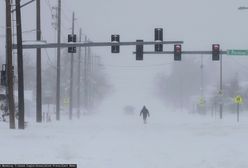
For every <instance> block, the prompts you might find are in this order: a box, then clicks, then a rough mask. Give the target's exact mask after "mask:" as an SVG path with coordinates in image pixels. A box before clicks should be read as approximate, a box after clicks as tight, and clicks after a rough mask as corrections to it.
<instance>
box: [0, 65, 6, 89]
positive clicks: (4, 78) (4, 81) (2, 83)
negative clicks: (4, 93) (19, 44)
mask: <svg viewBox="0 0 248 168" xmlns="http://www.w3.org/2000/svg"><path fill="white" fill-rule="evenodd" d="M1 85H2V86H7V70H6V64H2V70H1Z"/></svg>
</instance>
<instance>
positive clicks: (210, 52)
mask: <svg viewBox="0 0 248 168" xmlns="http://www.w3.org/2000/svg"><path fill="white" fill-rule="evenodd" d="M133 54H136V52H133ZM143 54H174V51H162V52H155V51H144V52H143ZM182 54H193V55H194V54H197V55H199V54H200V55H210V54H212V51H182ZM220 54H227V51H220Z"/></svg>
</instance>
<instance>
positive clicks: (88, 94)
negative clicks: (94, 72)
mask: <svg viewBox="0 0 248 168" xmlns="http://www.w3.org/2000/svg"><path fill="white" fill-rule="evenodd" d="M91 64H92V63H91V51H90V47H88V52H87V108H88V110H90V108H91V101H90V96H91V88H90V86H91Z"/></svg>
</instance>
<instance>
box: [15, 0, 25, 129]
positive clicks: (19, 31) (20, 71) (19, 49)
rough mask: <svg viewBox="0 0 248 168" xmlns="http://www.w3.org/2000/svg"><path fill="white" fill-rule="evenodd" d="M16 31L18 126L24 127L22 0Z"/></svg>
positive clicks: (17, 9) (17, 5)
mask: <svg viewBox="0 0 248 168" xmlns="http://www.w3.org/2000/svg"><path fill="white" fill-rule="evenodd" d="M16 31H17V66H18V112H19V114H18V128H19V129H24V82H23V51H22V23H21V7H20V0H16Z"/></svg>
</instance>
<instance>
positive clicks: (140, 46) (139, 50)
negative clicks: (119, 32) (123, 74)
mask: <svg viewBox="0 0 248 168" xmlns="http://www.w3.org/2000/svg"><path fill="white" fill-rule="evenodd" d="M136 42H143V40H136ZM136 60H143V44H138V45H136Z"/></svg>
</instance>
